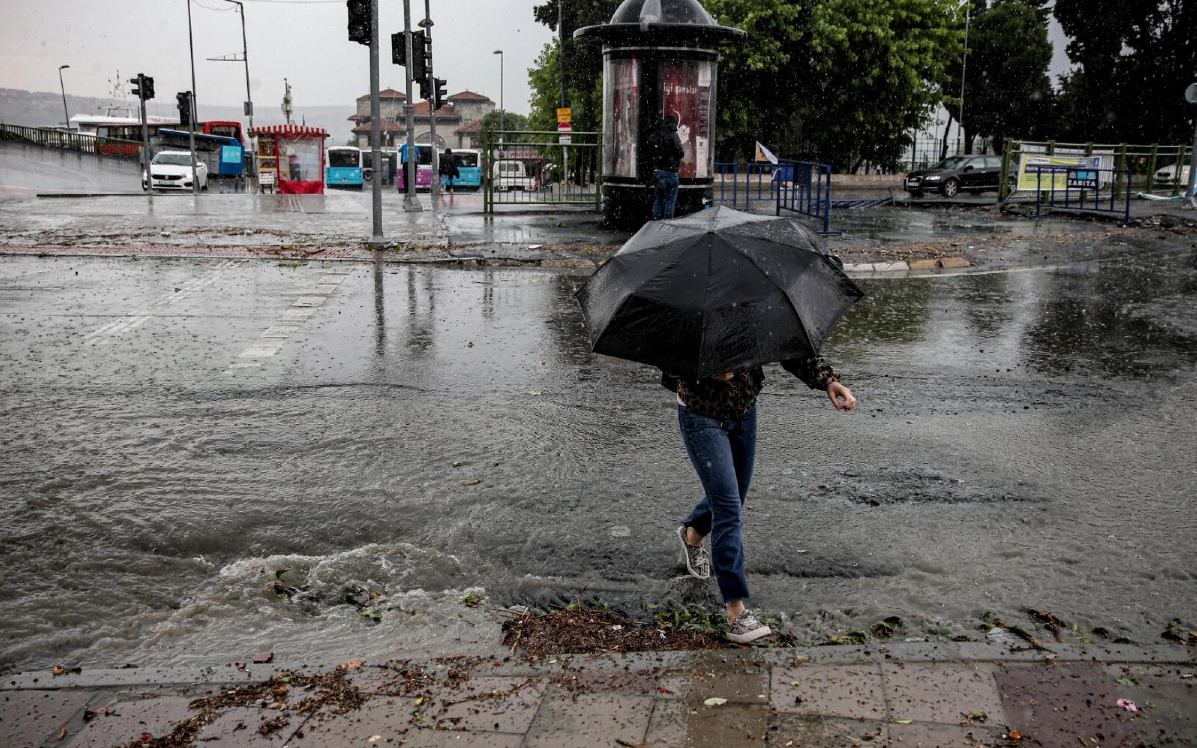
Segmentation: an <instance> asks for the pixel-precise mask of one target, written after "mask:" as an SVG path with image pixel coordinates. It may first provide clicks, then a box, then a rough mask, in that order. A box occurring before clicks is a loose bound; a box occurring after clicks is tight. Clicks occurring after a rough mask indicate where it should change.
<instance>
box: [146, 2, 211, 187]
mask: <svg viewBox="0 0 1197 748" xmlns="http://www.w3.org/2000/svg"><path fill="white" fill-rule="evenodd" d="M187 45H188V48H189V49H190V50H191V101H190V102H189V106H190V107H191V126H190V127H188V128H187V140H188V141H189V143H190V146H191V193H192V194H193V195H196V196H198V195H199V193H200V183H199V167H198V165H197V164H196V163H195V162H196V158H195V125H196V121H197V120H196V113H197V112H198V111H199V107H198V106H196V105H195V36H194V34H193V33H192V30H191V0H187ZM147 168H148V167H147Z"/></svg>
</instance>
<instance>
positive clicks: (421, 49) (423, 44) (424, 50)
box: [411, 31, 428, 81]
mask: <svg viewBox="0 0 1197 748" xmlns="http://www.w3.org/2000/svg"><path fill="white" fill-rule="evenodd" d="M411 52H412V57H414V58H415V59H413V60H412V61H411V77H412V80H417V81H422V80H425V79H427V78H428V44H427V37H426V36H425V35H424V32H423V31H413V32H411Z"/></svg>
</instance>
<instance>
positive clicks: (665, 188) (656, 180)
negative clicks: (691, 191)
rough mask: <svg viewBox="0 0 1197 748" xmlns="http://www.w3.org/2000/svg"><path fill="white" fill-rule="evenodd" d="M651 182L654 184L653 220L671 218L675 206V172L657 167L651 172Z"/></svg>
mask: <svg viewBox="0 0 1197 748" xmlns="http://www.w3.org/2000/svg"><path fill="white" fill-rule="evenodd" d="M653 184H655V185H656V187H655V188H654V190H653V220H654V221H659V220H661V219H662V218H673V209H674V208H676V207H677V172H676V171H662V170H661V169H657V170H656V171H654V172H653Z"/></svg>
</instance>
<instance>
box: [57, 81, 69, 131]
mask: <svg viewBox="0 0 1197 748" xmlns="http://www.w3.org/2000/svg"><path fill="white" fill-rule="evenodd" d="M69 67H70V65H59V66H58V85H59V87H60V88H62V124H63V126H64V127H65V128H66V129H67V130H70V129H71V115H69V114H67V105H66V84H64V83H63V82H62V71H63V70H66V69H67V68H69Z"/></svg>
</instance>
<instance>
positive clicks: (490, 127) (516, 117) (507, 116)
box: [481, 109, 528, 136]
mask: <svg viewBox="0 0 1197 748" xmlns="http://www.w3.org/2000/svg"><path fill="white" fill-rule="evenodd" d="M500 123H501V124H502V126H503V129H504V130H527V129H528V118H527V117H525V116H524V115H522V114H516V113H514V112H503V111H501V110H499V109H496V110H494V111H493V112H487V113H486V116H485V117H483V118H482V124H481V128H482V133H483V135H484V136H486V135H489V134H490V133H493V132H495V131H496V130H498V129H499V125H500Z"/></svg>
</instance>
